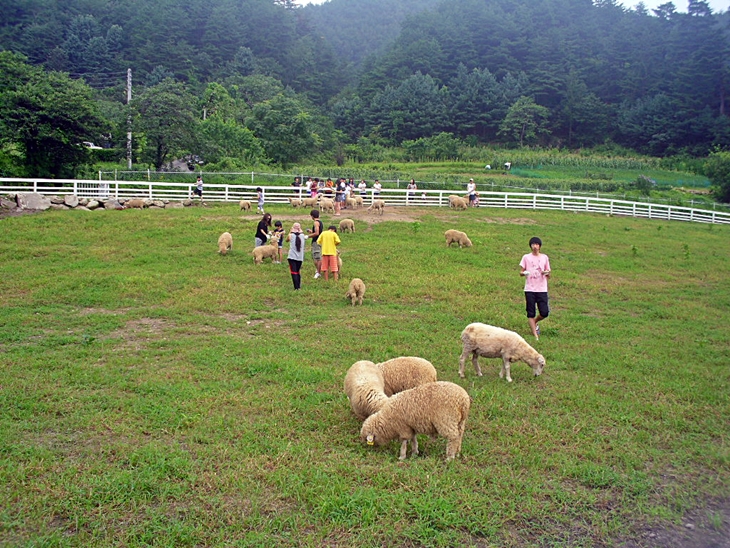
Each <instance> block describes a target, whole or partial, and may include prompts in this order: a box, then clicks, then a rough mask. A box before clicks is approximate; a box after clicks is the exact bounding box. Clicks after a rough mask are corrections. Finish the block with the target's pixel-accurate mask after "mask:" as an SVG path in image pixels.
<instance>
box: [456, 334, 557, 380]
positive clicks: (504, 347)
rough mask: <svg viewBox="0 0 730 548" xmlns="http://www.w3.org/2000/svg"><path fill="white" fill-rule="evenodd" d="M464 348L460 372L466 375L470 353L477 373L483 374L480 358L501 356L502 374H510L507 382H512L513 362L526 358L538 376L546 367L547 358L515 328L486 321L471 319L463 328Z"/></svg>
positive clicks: (462, 376) (460, 360) (462, 339)
mask: <svg viewBox="0 0 730 548" xmlns="http://www.w3.org/2000/svg"><path fill="white" fill-rule="evenodd" d="M461 342H462V344H463V350H462V352H461V357H460V358H459V376H460V377H461V378H464V363H465V362H466V358H467V357H468V356H469V354H471V355H472V358H471V361H472V363H473V364H474V370H475V371H476V373H477V375H479V376H480V377H481V376H482V369H481V368H480V367H479V362H478V358H479V356H482V357H484V358H502V369H501V370H500V372H499V377H500V378H502V377H505V376H506V377H507V382H512V377H510V374H509V370H510V364H511V363H512V362H517V361H523V362H525V363H526V364H527V365H529V366H530V367H532V371H533V373H534V374H535V376H536V377H537V376H538V375H540V374H542V370H543V368H544V367H545V358H544V357H543V356H542V354H539V353H538V352H537V350H535V349H534V348H532V347H531V346H530V345H529V344H528V343H527V341H525V339H523V338H522V337H520V336H519V335H518V334H517V333H515V332H514V331H509V330H507V329H502V328H501V327H495V326H493V325H487V324H483V323H471V324H469V325H467V326H466V327H465V328H464V331H462V332H461Z"/></svg>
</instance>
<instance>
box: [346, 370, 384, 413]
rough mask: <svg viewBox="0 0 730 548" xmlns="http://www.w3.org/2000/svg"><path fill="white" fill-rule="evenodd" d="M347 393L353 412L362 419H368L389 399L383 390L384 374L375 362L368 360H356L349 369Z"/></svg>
mask: <svg viewBox="0 0 730 548" xmlns="http://www.w3.org/2000/svg"><path fill="white" fill-rule="evenodd" d="M345 394H347V399H348V400H350V407H352V411H353V413H355V416H357V418H358V419H360V420H365V419H367V418H368V417H369V416H370V415H372V414H373V413H375V412H376V411H377V410H378V409H380V408H381V407H382V406H383V404H385V402H386V401H388V396H386V395H385V392H384V391H383V374H382V373H381V372H380V370H379V369H378V368H377V367H376V366H375V364H374V363H373V362H370V361H367V360H361V361H359V362H355V363H354V364H352V366H351V367H350V369H348V371H347V374H346V375H345Z"/></svg>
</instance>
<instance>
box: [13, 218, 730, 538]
mask: <svg viewBox="0 0 730 548" xmlns="http://www.w3.org/2000/svg"><path fill="white" fill-rule="evenodd" d="M272 213H273V215H274V219H281V220H283V221H284V225H285V227H287V228H288V227H289V226H290V225H291V223H292V222H294V221H295V220H298V221H302V222H303V223H306V224H304V226H310V222H309V220H308V217H307V216H306V213H304V212H301V211H297V210H291V209H285V208H284V207H283V206H282V207H280V208H278V209H277V208H273V209H272ZM354 218H355V221H356V226H357V232H356V233H355V234H343V235H342V236H341V237H342V240H343V243H342V245H341V249H342V258H343V262H344V267H343V279H342V280H340V281H339V282H338V283H335V282H334V281H332V280H330V281H329V283H326V282H325V281H324V280H323V279H319V280H314V279H312V274H313V267H312V263H311V261H309V262H307V263H305V268H304V271H305V275H304V276H303V278H304V280H303V289H302V291H300V292H294V291H293V290H292V285H291V281H290V276H289V273H288V268H287V266H286V265H275V264H270V263H266V264H263V265H261V266H254V265H253V263H252V259H251V256H250V250H251V248H252V246H253V234H254V229H255V225H256V222H257V221H258V217H257V216H255V215H246V216H243V217H242V216H241V215H240V214H239V212H238V208H237V207H236V206H235V205H220V206H211V207H207V208H201V207H193V208H186V209H178V210H144V211H138V210H125V211H107V212H101V211H99V212H83V211H55V212H45V213H42V214H37V215H31V216H23V217H17V218H8V219H3V220H0V232H1V233H2V241H0V288H1V289H2V291H0V304H1V308H0V367H1V368H2V369H1V371H2V377H1V378H0V409H2V413H0V499H1V500H2V501H3V503H2V504H1V505H0V545H7V546H146V545H156V546H212V545H229V546H233V545H236V546H261V547H270V546H312V547H319V546H338V547H340V546H341V547H344V546H358V547H368V546H373V547H374V546H469V545H473V546H492V545H495V546H606V545H614V544H616V543H619V542H620V541H621V540H623V539H630V538H637V536H639V535H640V534H641V532H642V531H644V530H645V529H646V528H647V527H650V526H657V525H661V524H663V523H672V522H678V521H679V520H680V519H681V517H682V515H683V514H684V513H685V512H687V511H689V510H697V509H700V511H704V510H703V509H704V508H707V507H708V506H707V504H708V502H711V501H713V500H723V499H727V498H728V494H729V493H730V421H728V417H730V368H729V367H728V354H729V353H730V335H729V333H730V331H729V330H728V324H730V312H729V311H730V289H729V288H728V285H727V281H728V279H730V266H729V264H730V262H729V261H728V259H729V258H730V252H728V240H729V237H730V229H729V228H728V227H722V226H707V225H699V224H684V223H668V222H658V221H646V220H636V219H630V218H616V217H605V216H593V215H587V214H585V215H581V214H567V213H561V212H534V211H517V210H487V209H479V210H469V211H466V212H461V213H456V212H448V211H443V210H438V211H437V210H433V209H423V210H418V209H409V210H407V211H403V212H402V215H401V216H400V217H398V218H391V220H385V221H383V222H376V219H374V218H373V217H370V216H366V215H363V214H358V215H357V216H354ZM324 220H325V225H327V224H329V220H330V219H329V216H325V219H324ZM377 221H380V219H377ZM449 228H459V229H460V230H464V231H466V232H467V233H468V234H469V235H470V237H471V239H472V241H473V242H474V244H475V245H474V247H472V248H468V249H457V248H451V249H447V248H446V247H445V245H444V240H443V232H444V231H445V230H447V229H449ZM226 230H228V231H230V232H231V233H232V234H233V238H234V245H233V251H232V253H231V254H229V255H228V256H219V255H218V253H217V247H216V241H217V238H218V235H219V234H220V233H221V232H223V231H226ZM533 235H538V236H540V237H541V238H542V239H543V242H544V246H543V251H544V252H545V253H547V254H548V255H549V256H550V260H551V266H552V269H553V277H552V281H551V287H550V297H551V309H552V313H551V316H550V318H548V319H547V320H545V321H544V322H543V323H542V326H543V327H542V332H543V335H542V336H541V338H540V340H539V341H538V342H534V341H533V340H532V338H531V337H529V336H528V329H527V322H526V319H525V317H524V299H523V295H522V283H523V282H522V280H521V278H519V276H518V275H517V270H518V266H517V265H518V262H519V260H520V257H521V256H522V254H524V253H526V252H528V251H529V249H528V246H527V241H528V240H529V238H530V237H531V236H533ZM355 276H357V277H361V278H362V279H363V280H364V281H365V283H366V284H367V293H366V295H365V303H364V305H363V306H362V307H355V308H353V307H351V306H350V305H349V302H348V301H347V300H346V299H345V297H344V293H345V291H346V288H347V283H348V281H349V279H351V278H352V277H355ZM474 321H480V322H485V323H492V324H495V325H499V326H502V327H505V328H508V329H512V330H516V331H518V332H519V333H521V334H522V335H523V336H525V337H526V338H527V339H528V341H531V342H532V343H533V344H534V345H535V347H536V348H537V349H538V350H539V351H540V352H541V353H543V354H544V355H545V357H546V359H547V367H546V369H545V372H544V374H543V375H542V376H540V377H537V378H535V377H532V376H531V370H530V368H529V367H528V366H526V365H525V364H521V363H518V364H515V365H514V366H513V368H512V377H513V379H514V382H513V383H511V384H508V383H507V382H506V381H504V380H502V379H500V378H499V376H498V372H499V360H482V362H483V363H482V369H483V370H484V373H485V375H484V377H481V378H478V377H476V376H475V375H474V372H473V371H472V370H471V369H470V368H468V369H467V377H466V379H463V380H462V379H459V378H458V375H457V369H458V357H459V354H460V351H461V347H460V341H459V335H460V333H461V330H462V329H463V328H464V327H465V326H466V325H467V324H469V323H471V322H474ZM405 355H416V356H421V357H424V358H426V359H428V360H430V361H431V362H432V363H433V364H434V365H435V366H436V369H437V370H438V373H439V378H440V379H441V380H448V381H452V382H456V383H458V384H460V385H461V386H463V387H464V388H465V389H466V390H467V391H468V392H469V394H470V396H471V397H472V399H473V403H472V408H471V414H470V418H469V422H468V424H467V429H466V434H465V437H464V443H463V454H462V456H461V457H460V458H458V459H457V460H456V461H454V462H451V463H446V462H444V454H445V441H444V440H443V439H441V438H436V439H429V438H426V437H423V436H422V437H421V440H420V445H421V449H422V450H423V455H422V456H421V457H418V458H416V459H411V458H409V459H407V460H406V461H404V462H399V461H398V459H397V452H398V446H399V444H397V443H396V442H393V443H392V444H390V445H388V446H385V447H381V448H375V449H373V448H368V447H367V446H365V445H363V444H361V443H360V441H359V430H360V423H359V422H358V420H357V419H356V418H355V417H354V415H353V414H352V412H351V410H350V408H349V404H348V401H347V398H346V397H345V395H344V393H343V390H342V381H343V378H344V375H345V373H346V371H347V369H348V368H349V367H350V365H352V364H353V363H354V362H355V361H357V360H361V359H369V360H372V361H375V362H378V361H384V360H386V359H389V358H392V357H396V356H405ZM706 518H707V521H708V522H709V523H710V526H712V524H713V523H714V524H715V526H716V527H720V526H721V525H722V519H721V518H720V519H718V518H717V516H715V515H709V514H708V515H706Z"/></svg>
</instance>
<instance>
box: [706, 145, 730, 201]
mask: <svg viewBox="0 0 730 548" xmlns="http://www.w3.org/2000/svg"><path fill="white" fill-rule="evenodd" d="M704 172H705V175H706V176H707V178H708V179H709V180H710V182H711V183H712V184H713V185H714V189H713V190H714V194H715V197H716V198H717V199H718V200H720V201H721V202H730V152H728V151H715V152H712V153H711V154H710V155H709V157H708V158H707V160H706V161H705V166H704Z"/></svg>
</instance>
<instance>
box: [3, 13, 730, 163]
mask: <svg viewBox="0 0 730 548" xmlns="http://www.w3.org/2000/svg"><path fill="white" fill-rule="evenodd" d="M680 9H686V11H680ZM396 24H400V26H399V27H396ZM396 28H397V30H396ZM729 36H730V13H728V12H726V13H721V14H715V13H712V10H711V9H710V8H709V7H708V5H707V3H706V2H704V1H701V0H690V1H689V2H688V4H687V6H686V8H684V7H682V6H680V7H679V8H678V7H676V6H675V5H674V4H672V3H671V2H667V3H665V4H663V5H662V6H661V7H660V8H658V9H657V10H654V11H652V12H649V11H647V10H646V9H644V8H643V7H641V5H640V6H638V7H637V8H635V9H630V10H627V9H625V8H623V7H621V6H620V5H618V4H617V2H616V1H615V0H595V1H594V2H592V1H591V0H440V1H438V0H389V1H385V0H330V1H329V2H327V3H326V4H324V5H322V6H309V7H307V8H300V7H297V5H296V4H294V3H293V2H292V1H291V0H184V1H183V0H154V1H153V0H65V1H64V2H56V1H54V0H26V1H25V2H22V3H20V2H17V1H14V0H0V49H4V50H7V52H17V53H19V54H22V55H23V56H25V57H18V56H11V57H8V56H7V55H9V53H8V54H7V55H6V57H5V58H4V59H3V63H4V65H5V66H6V67H9V68H10V69H11V70H10V74H3V75H0V83H1V84H3V85H2V86H0V145H2V148H0V169H2V170H3V171H4V172H6V173H19V172H22V171H25V172H27V173H30V172H33V173H36V172H37V170H38V169H39V168H38V166H35V167H33V166H31V165H30V164H29V163H28V158H29V157H30V156H33V154H31V152H30V151H32V147H33V146H34V143H33V142H32V136H33V135H37V134H38V132H39V131H44V127H46V126H44V125H43V124H42V123H41V122H39V121H38V120H40V117H39V116H37V111H42V112H43V113H44V115H46V116H50V115H51V112H53V113H55V115H56V116H58V115H59V114H58V108H55V109H54V108H51V107H53V106H54V105H53V104H52V103H53V101H54V99H53V98H54V97H56V95H57V92H58V88H59V84H58V82H66V81H68V85H69V86H70V85H71V82H77V83H75V84H73V86H76V87H74V88H73V90H72V91H73V93H71V95H73V96H74V97H77V98H78V97H81V96H83V95H84V93H86V92H84V93H81V92H79V90H78V89H77V86H78V85H81V86H88V87H89V88H91V90H92V91H93V93H90V95H92V96H94V97H95V101H96V112H95V113H93V116H92V117H93V118H94V119H93V120H90V123H88V124H84V125H83V127H85V128H86V130H85V131H86V133H85V134H82V133H84V132H80V133H79V134H78V135H74V136H69V135H52V136H51V137H52V138H53V139H56V141H57V142H56V141H54V142H56V144H57V145H58V146H62V145H63V143H67V144H66V146H71V147H74V146H79V145H78V143H80V142H82V141H94V142H102V144H103V145H104V146H112V147H117V148H119V149H120V150H121V149H123V148H124V144H125V140H126V131H127V129H128V127H127V119H128V116H130V115H131V116H132V119H133V122H134V128H133V129H134V133H135V142H134V154H135V161H139V162H144V163H148V164H151V165H154V166H156V167H161V166H162V165H164V164H165V163H166V162H169V161H170V160H171V159H172V158H174V157H179V156H180V155H182V154H200V155H203V156H204V158H205V160H206V161H207V162H210V163H214V164H217V165H220V166H222V167H229V168H234V167H241V166H251V165H261V164H280V165H286V164H290V163H293V162H300V161H303V160H305V159H306V160H309V161H312V160H315V159H317V158H319V159H322V160H327V159H329V160H330V161H331V160H332V159H334V158H335V157H337V158H341V157H342V156H343V155H345V156H351V157H363V156H367V153H366V152H365V151H367V150H371V149H372V147H373V146H375V147H377V146H403V147H405V149H406V150H408V151H410V152H409V154H411V155H412V156H414V157H418V156H419V155H423V154H426V155H428V156H429V157H434V156H439V157H449V156H451V155H455V154H457V153H458V152H457V149H458V146H459V144H460V143H468V144H470V145H479V144H503V145H508V146H535V145H539V146H557V147H569V148H578V147H587V146H593V145H597V144H603V143H606V142H612V143H617V144H619V145H622V146H625V147H628V148H631V149H633V150H636V151H638V152H641V153H645V154H651V155H655V156H668V155H674V154H680V153H682V154H691V155H697V156H704V155H706V154H707V153H708V152H709V151H711V150H714V149H715V147H720V148H727V147H730V118H729V117H728V113H729V112H730V111H729V110H728V107H729V106H730V105H728V99H727V90H728V89H729V88H730V68H729V67H730V46H729V43H730V41H729V38H728V37H729ZM24 64H27V65H29V66H33V67H36V68H38V69H41V68H42V69H43V70H42V71H41V72H38V71H37V70H30V69H28V68H24V67H23V66H22V65H24ZM127 69H131V71H132V81H133V100H132V102H131V103H130V104H129V105H127V104H126V102H127V101H126V97H127V95H126V89H125V86H126V77H127ZM53 71H56V72H58V73H63V74H67V76H66V77H65V78H66V79H67V80H64V77H59V76H53V74H54V72H53ZM44 74H45V76H44ZM18 75H21V76H20V77H19V76H18ZM44 78H45V80H49V79H50V80H53V81H54V82H55V83H54V86H53V89H54V91H55V92H56V95H54V94H50V93H49V95H48V96H47V100H46V99H44V97H46V96H44V95H43V93H42V91H41V89H45V90H49V89H51V88H50V87H49V86H48V83H47V81H44ZM28 94H31V95H32V97H33V99H34V100H35V99H36V98H40V99H39V100H38V102H37V103H38V104H35V103H34V102H33V101H30V102H29V101H28V98H29V95H28ZM29 104H32V105H33V106H32V108H31V107H29V106H28V105H29ZM55 106H56V107H58V105H55ZM13 109H15V111H17V110H18V109H26V110H27V114H28V116H25V117H24V118H23V117H19V116H15V115H13V112H14V110H13ZM34 109H35V110H34ZM49 111H50V112H49ZM90 116H91V114H90ZM91 121H93V123H91ZM32 123H38V127H30V126H29V124H32ZM90 128H100V129H94V130H91V129H90ZM19 136H28V137H27V139H26V141H24V142H19ZM435 142H438V143H441V144H444V143H445V144H446V145H448V146H437V147H433V146H430V145H432V144H433V143H435ZM29 147H30V148H29ZM69 157H73V158H76V160H75V161H78V158H79V157H80V156H79V155H77V154H71V155H69ZM21 166H22V169H21ZM67 167H68V166H67ZM72 167H73V166H72ZM42 171H43V172H44V173H49V174H51V175H58V173H59V169H58V168H52V169H51V168H50V167H48V166H46V167H45V168H43V170H42ZM62 171H64V170H62ZM65 171H68V169H65Z"/></svg>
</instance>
